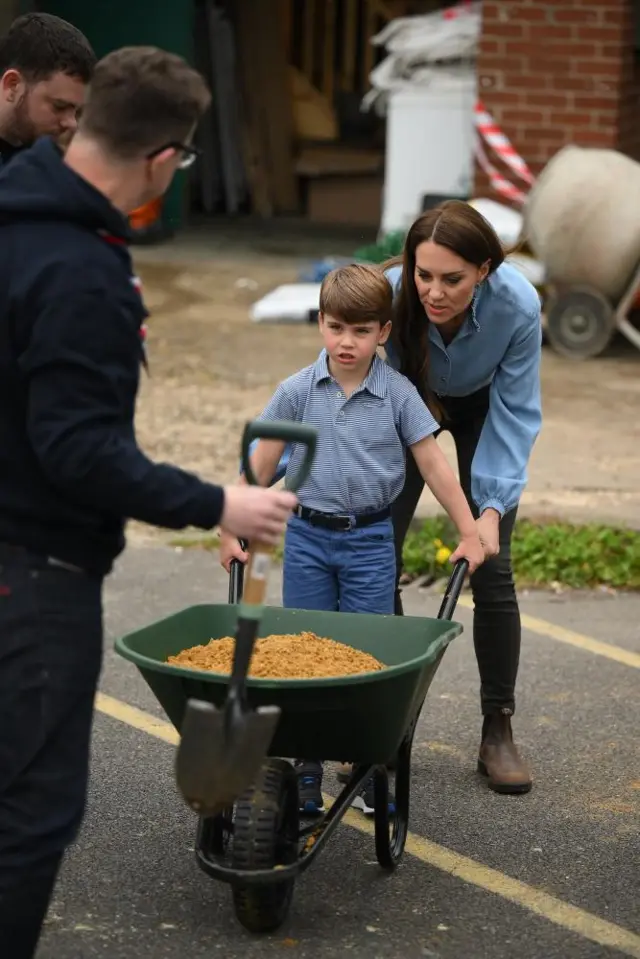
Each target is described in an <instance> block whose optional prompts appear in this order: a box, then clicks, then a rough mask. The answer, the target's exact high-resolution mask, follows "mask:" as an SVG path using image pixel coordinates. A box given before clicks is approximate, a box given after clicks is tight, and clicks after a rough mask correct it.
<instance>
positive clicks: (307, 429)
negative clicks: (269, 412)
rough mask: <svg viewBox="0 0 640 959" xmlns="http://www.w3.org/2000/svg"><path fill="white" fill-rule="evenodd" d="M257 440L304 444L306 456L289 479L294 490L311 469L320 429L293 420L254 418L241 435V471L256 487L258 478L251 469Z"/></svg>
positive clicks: (288, 485)
mask: <svg viewBox="0 0 640 959" xmlns="http://www.w3.org/2000/svg"><path fill="white" fill-rule="evenodd" d="M254 440H281V441H282V442H283V443H286V444H290V443H291V444H292V443H298V444H300V445H302V446H304V447H305V453H304V458H303V460H302V463H301V465H300V467H299V469H298V471H297V472H296V474H295V475H294V476H290V477H288V478H287V489H290V490H291V491H292V492H293V493H295V492H296V491H297V490H299V489H300V487H301V486H302V484H303V483H304V481H305V480H306V478H307V476H308V475H309V473H310V471H311V467H312V465H313V459H314V456H315V455H316V447H317V445H318V431H317V429H316V428H315V426H308V425H307V424H306V423H292V422H291V421H290V420H252V421H251V422H250V423H247V425H246V426H245V428H244V433H243V434H242V472H243V473H244V475H245V477H246V480H247V483H250V484H251V485H252V486H257V485H258V481H257V479H256V477H255V475H254V473H253V470H252V469H251V461H250V446H251V444H252V443H253V441H254Z"/></svg>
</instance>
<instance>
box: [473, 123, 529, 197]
mask: <svg viewBox="0 0 640 959" xmlns="http://www.w3.org/2000/svg"><path fill="white" fill-rule="evenodd" d="M475 140H476V143H475V148H476V159H477V161H478V163H479V164H480V166H481V167H482V169H483V170H484V172H485V173H486V174H487V176H488V177H489V182H490V183H491V186H492V187H493V189H494V190H495V191H496V193H499V194H500V196H503V197H505V198H506V199H507V200H511V201H513V202H514V203H519V204H520V205H523V204H524V202H525V200H526V198H527V197H526V194H525V193H523V192H522V190H519V189H518V187H517V186H514V185H513V183H511V182H510V181H509V180H507V178H506V177H504V176H503V175H502V174H501V173H500V171H499V170H497V169H496V168H495V167H494V166H493V164H492V163H490V161H489V159H488V157H487V154H486V153H485V152H484V147H483V146H482V142H481V140H480V137H479V136H476V138H475Z"/></svg>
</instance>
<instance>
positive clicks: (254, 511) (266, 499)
mask: <svg viewBox="0 0 640 959" xmlns="http://www.w3.org/2000/svg"><path fill="white" fill-rule="evenodd" d="M297 502H298V500H297V498H296V496H295V495H294V494H293V493H290V492H287V491H285V490H274V489H265V488H264V487H262V486H247V485H238V486H225V488H224V509H223V511H222V517H221V519H220V526H221V528H222V530H223V531H224V532H226V533H231V534H232V535H233V536H237V537H241V538H242V539H247V540H252V539H258V540H260V541H261V542H262V543H268V544H269V545H270V546H277V544H278V543H279V542H280V539H281V537H282V535H283V534H284V531H285V527H286V525H287V520H288V519H289V516H290V515H291V511H292V510H293V509H294V508H295V506H296V505H297Z"/></svg>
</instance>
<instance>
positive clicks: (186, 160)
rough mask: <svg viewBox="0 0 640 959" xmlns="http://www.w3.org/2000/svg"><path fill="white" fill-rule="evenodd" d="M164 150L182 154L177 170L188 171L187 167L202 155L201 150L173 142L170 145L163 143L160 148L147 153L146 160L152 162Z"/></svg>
mask: <svg viewBox="0 0 640 959" xmlns="http://www.w3.org/2000/svg"><path fill="white" fill-rule="evenodd" d="M165 150H176V151H179V152H180V153H181V154H182V157H181V159H180V162H179V163H178V169H179V170H188V169H189V167H192V166H193V164H194V163H195V162H196V160H197V159H198V157H199V156H201V155H202V150H199V149H198V147H194V146H191V145H190V144H188V143H180V142H179V141H178V140H173V141H172V142H171V143H164V144H163V145H162V146H161V147H157V149H155V150H153V151H152V152H151V153H147V160H153V159H154V157H157V156H159V155H160V154H161V153H164V151H165Z"/></svg>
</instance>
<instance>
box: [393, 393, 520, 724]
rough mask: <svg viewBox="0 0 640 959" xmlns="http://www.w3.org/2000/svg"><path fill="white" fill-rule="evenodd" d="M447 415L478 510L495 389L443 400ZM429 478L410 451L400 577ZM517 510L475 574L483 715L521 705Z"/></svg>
mask: <svg viewBox="0 0 640 959" xmlns="http://www.w3.org/2000/svg"><path fill="white" fill-rule="evenodd" d="M441 402H442V405H443V407H444V408H445V411H446V414H447V418H446V419H445V420H444V421H443V426H442V430H441V431H440V432H444V431H448V432H450V433H451V435H452V437H453V440H454V443H455V446H456V453H457V457H458V471H459V474H460V485H461V486H462V488H463V490H464V492H465V495H466V497H467V500H468V502H469V505H470V506H471V509H472V511H473V514H474V516H476V517H477V515H478V510H477V507H476V506H475V504H474V503H473V501H472V499H471V463H472V460H473V456H474V453H475V451H476V447H477V445H478V440H479V438H480V433H481V431H482V426H483V424H484V421H485V418H486V415H487V412H488V409H489V389H488V388H486V389H482V390H479V391H478V392H477V393H472V394H471V395H469V396H464V397H444V398H442V400H441ZM423 488H424V483H423V481H422V477H421V476H420V473H419V472H418V468H417V466H416V464H415V460H414V459H413V457H412V456H411V455H410V454H409V455H408V456H407V478H406V481H405V485H404V489H403V490H402V493H401V494H400V496H399V497H398V499H397V500H396V502H395V503H394V507H393V523H394V530H395V540H396V563H397V570H398V579H399V578H400V575H401V573H402V548H403V544H404V540H405V537H406V535H407V531H408V529H409V526H410V524H411V521H412V519H413V515H414V513H415V510H416V506H417V505H418V500H419V499H420V496H421V494H422V490H423ZM516 513H517V510H516V509H513V510H511V511H510V512H508V513H506V514H505V515H504V516H503V518H502V520H501V522H500V553H499V555H498V556H495V557H493V558H491V559H489V560H487V561H486V562H485V563H483V565H482V566H480V568H479V569H478V570H476V572H475V573H474V574H473V576H472V577H471V589H472V593H473V602H474V607H475V611H474V617H473V643H474V647H475V653H476V659H477V661H478V669H479V672H480V702H481V708H482V713H483V715H485V716H486V715H490V714H492V713H496V712H499V711H500V710H502V709H505V708H506V709H510V710H511V711H514V710H515V685H516V676H517V673H518V663H519V659H520V637H521V628H520V611H519V609H518V600H517V598H516V591H515V586H514V582H513V572H512V568H511V535H512V533H513V527H514V524H515V521H516ZM400 593H401V591H400V589H399V587H397V588H396V610H395V611H396V615H400V616H401V615H402V613H403V610H402V601H401V597H400Z"/></svg>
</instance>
